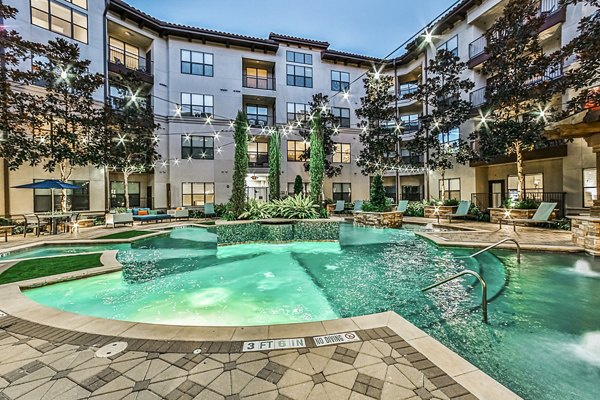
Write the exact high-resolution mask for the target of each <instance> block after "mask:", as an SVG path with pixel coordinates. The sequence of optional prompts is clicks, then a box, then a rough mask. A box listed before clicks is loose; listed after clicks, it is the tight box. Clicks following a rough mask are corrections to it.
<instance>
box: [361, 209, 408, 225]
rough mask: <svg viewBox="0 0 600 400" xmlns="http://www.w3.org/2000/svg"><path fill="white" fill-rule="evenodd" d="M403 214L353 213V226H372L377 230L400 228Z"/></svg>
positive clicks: (394, 212)
mask: <svg viewBox="0 0 600 400" xmlns="http://www.w3.org/2000/svg"><path fill="white" fill-rule="evenodd" d="M402 218H403V214H402V213H401V212H398V211H392V212H385V213H377V212H362V211H361V212H356V213H354V224H355V225H358V226H372V227H377V228H400V227H401V226H402Z"/></svg>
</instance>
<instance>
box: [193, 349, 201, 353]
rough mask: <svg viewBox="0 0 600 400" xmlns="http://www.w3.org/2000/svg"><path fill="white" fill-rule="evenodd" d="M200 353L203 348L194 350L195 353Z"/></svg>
mask: <svg viewBox="0 0 600 400" xmlns="http://www.w3.org/2000/svg"><path fill="white" fill-rule="evenodd" d="M200 353H202V349H196V350H194V354H200Z"/></svg>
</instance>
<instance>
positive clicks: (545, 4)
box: [540, 0, 561, 15]
mask: <svg viewBox="0 0 600 400" xmlns="http://www.w3.org/2000/svg"><path fill="white" fill-rule="evenodd" d="M560 9H561V7H560V0H542V4H541V5H540V12H541V13H542V14H548V15H552V14H554V13H556V12H558V11H560Z"/></svg>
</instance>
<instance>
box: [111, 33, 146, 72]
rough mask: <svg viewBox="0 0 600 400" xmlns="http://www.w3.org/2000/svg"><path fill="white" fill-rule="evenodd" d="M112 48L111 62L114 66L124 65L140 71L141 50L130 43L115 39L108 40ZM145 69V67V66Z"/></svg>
mask: <svg viewBox="0 0 600 400" xmlns="http://www.w3.org/2000/svg"><path fill="white" fill-rule="evenodd" d="M108 43H109V47H110V56H109V61H110V62H111V63H114V64H122V65H124V66H125V67H127V68H129V69H133V70H139V69H140V49H139V47H136V46H133V45H131V44H129V43H125V42H123V41H121V40H119V39H115V38H114V37H109V38H108ZM142 67H144V69H145V67H146V66H145V65H143V66H142Z"/></svg>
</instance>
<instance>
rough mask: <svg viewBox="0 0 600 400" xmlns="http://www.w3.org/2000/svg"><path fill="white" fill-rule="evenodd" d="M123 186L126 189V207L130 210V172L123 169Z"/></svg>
mask: <svg viewBox="0 0 600 400" xmlns="http://www.w3.org/2000/svg"><path fill="white" fill-rule="evenodd" d="M123 186H124V191H125V208H126V209H127V210H129V172H128V171H126V170H123Z"/></svg>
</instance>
